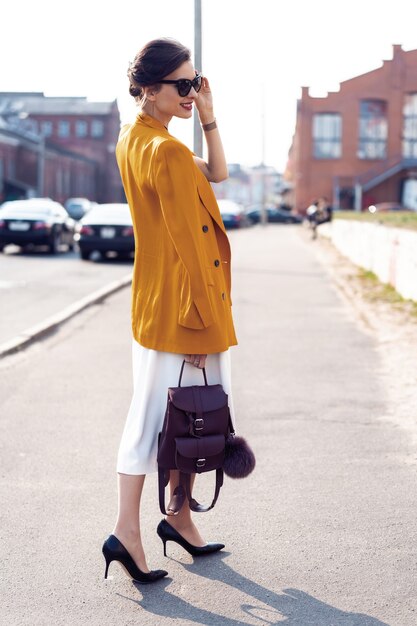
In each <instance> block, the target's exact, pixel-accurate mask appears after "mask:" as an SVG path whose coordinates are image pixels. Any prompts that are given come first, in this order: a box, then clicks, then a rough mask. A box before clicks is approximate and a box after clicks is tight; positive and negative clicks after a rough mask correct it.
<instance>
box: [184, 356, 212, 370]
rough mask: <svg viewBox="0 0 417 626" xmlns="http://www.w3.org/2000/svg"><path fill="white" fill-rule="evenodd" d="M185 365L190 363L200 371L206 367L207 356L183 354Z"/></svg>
mask: <svg viewBox="0 0 417 626" xmlns="http://www.w3.org/2000/svg"><path fill="white" fill-rule="evenodd" d="M184 357H185V360H186V362H187V363H191V365H194V367H198V368H199V369H200V370H202V369H203V367H206V359H207V354H184Z"/></svg>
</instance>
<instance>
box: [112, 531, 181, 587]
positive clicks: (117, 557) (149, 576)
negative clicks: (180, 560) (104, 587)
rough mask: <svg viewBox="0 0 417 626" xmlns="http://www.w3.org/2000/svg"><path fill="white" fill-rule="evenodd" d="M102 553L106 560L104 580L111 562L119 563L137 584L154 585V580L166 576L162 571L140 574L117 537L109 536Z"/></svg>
mask: <svg viewBox="0 0 417 626" xmlns="http://www.w3.org/2000/svg"><path fill="white" fill-rule="evenodd" d="M102 552H103V555H104V558H105V559H106V571H105V572H104V578H107V573H108V571H109V565H110V563H111V562H112V561H119V563H120V564H121V565H122V566H123V568H124V569H125V570H126V572H127V573H128V574H129V576H130V577H131V578H132V579H133V580H134V581H136V582H137V583H154V582H155V581H156V580H159V579H160V578H163V577H164V576H166V575H167V574H168V572H166V571H165V570H164V569H156V570H152V571H151V572H149V573H145V572H142V571H141V570H140V569H139V568H138V566H137V565H136V563H135V562H134V560H133V559H132V557H131V556H130V554H129V552H128V551H127V550H126V548H125V547H124V545H123V544H122V543H120V541H119V540H118V538H117V537H115V536H114V535H110V537H109V538H108V539H106V541H105V542H104V544H103V548H102Z"/></svg>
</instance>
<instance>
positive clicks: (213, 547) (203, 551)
mask: <svg viewBox="0 0 417 626" xmlns="http://www.w3.org/2000/svg"><path fill="white" fill-rule="evenodd" d="M156 532H157V533H158V536H159V538H160V539H161V541H162V543H163V545H164V556H166V555H167V551H166V544H167V541H174V542H175V543H178V544H179V545H180V546H182V547H183V548H184V550H187V552H188V553H189V554H191V555H192V556H206V555H207V554H213V552H218V551H219V550H222V549H223V548H224V543H207V544H206V545H205V546H201V547H200V546H193V545H192V544H191V543H189V542H188V541H187V540H186V539H184V537H183V536H182V535H180V534H179V532H178V531H176V530H175V528H173V526H171V525H170V524H168V522H167V521H166V520H164V519H163V520H161V521H160V522H159V524H158V527H157V529H156Z"/></svg>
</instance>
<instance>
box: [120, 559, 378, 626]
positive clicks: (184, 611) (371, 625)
mask: <svg viewBox="0 0 417 626" xmlns="http://www.w3.org/2000/svg"><path fill="white" fill-rule="evenodd" d="M226 556H228V553H227V552H224V553H223V554H218V555H213V556H211V557H208V558H205V559H204V563H203V562H202V561H196V562H194V563H192V564H191V565H185V564H184V568H185V569H186V570H188V571H189V572H190V573H192V574H197V575H198V576H202V577H204V578H208V579H211V580H217V581H219V582H221V583H224V584H225V585H229V587H234V588H236V589H237V590H238V591H239V592H241V593H244V594H246V595H248V596H252V597H253V598H254V599H255V600H257V601H258V602H260V603H262V604H259V605H256V604H241V605H240V610H241V611H242V614H243V615H242V619H234V618H230V617H225V616H224V615H222V614H218V613H214V612H212V611H206V610H205V609H202V608H199V607H196V606H194V605H192V604H190V603H189V602H187V601H185V600H182V599H181V598H180V597H178V596H176V595H174V594H171V593H170V592H169V591H167V590H166V587H167V586H168V585H169V584H170V580H169V579H164V580H162V581H161V582H160V584H157V585H155V586H152V587H149V588H147V589H146V590H144V588H143V586H141V585H135V586H136V587H137V589H138V590H140V592H141V593H143V598H142V599H141V600H136V599H134V598H129V597H127V596H124V595H122V594H118V595H119V596H120V597H123V598H126V599H127V600H130V601H131V602H134V603H135V604H137V605H138V606H140V607H141V608H142V609H144V610H145V611H147V612H148V613H152V614H154V615H159V616H161V617H166V618H170V619H178V620H187V621H190V622H195V623H196V624H203V625H207V626H214V625H220V624H221V626H238V625H240V626H251V625H252V624H253V619H254V618H255V619H258V620H259V623H260V624H270V625H271V626H272V625H276V626H280V625H281V624H286V625H287V626H389V625H388V624H387V623H386V622H381V621H380V620H378V619H376V618H374V617H370V616H369V615H364V614H363V613H350V612H347V611H341V610H339V609H337V608H335V607H333V606H331V605H329V604H326V603H325V602H321V601H320V600H318V599H317V598H314V597H313V596H311V595H309V594H308V593H305V592H304V591H301V590H300V589H283V590H282V593H276V592H275V591H271V589H268V588H267V587H263V586H262V585H259V584H258V583H256V582H254V581H252V580H250V579H249V578H246V577H245V576H241V575H240V574H239V573H238V572H236V571H234V570H233V569H232V568H231V567H229V566H228V565H227V564H226V563H224V562H223V560H222V558H224V557H226ZM207 561H209V562H210V566H209V568H208V567H207V565H208V564H209V563H208V562H207ZM229 597H230V596H229V595H225V604H226V603H227V602H228V600H227V599H226V598H229ZM236 608H237V607H230V606H229V609H232V610H233V611H236ZM244 614H246V615H247V616H248V618H249V617H250V618H251V621H250V622H247V621H245V618H244ZM180 623H181V622H180Z"/></svg>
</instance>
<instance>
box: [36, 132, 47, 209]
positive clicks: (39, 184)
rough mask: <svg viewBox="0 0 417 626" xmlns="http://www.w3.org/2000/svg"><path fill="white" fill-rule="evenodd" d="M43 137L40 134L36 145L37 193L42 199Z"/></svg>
mask: <svg viewBox="0 0 417 626" xmlns="http://www.w3.org/2000/svg"><path fill="white" fill-rule="evenodd" d="M45 156H46V150H45V136H44V135H43V134H41V136H40V142H39V145H38V180H37V193H38V198H43V196H44V193H45V192H44V186H45Z"/></svg>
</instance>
